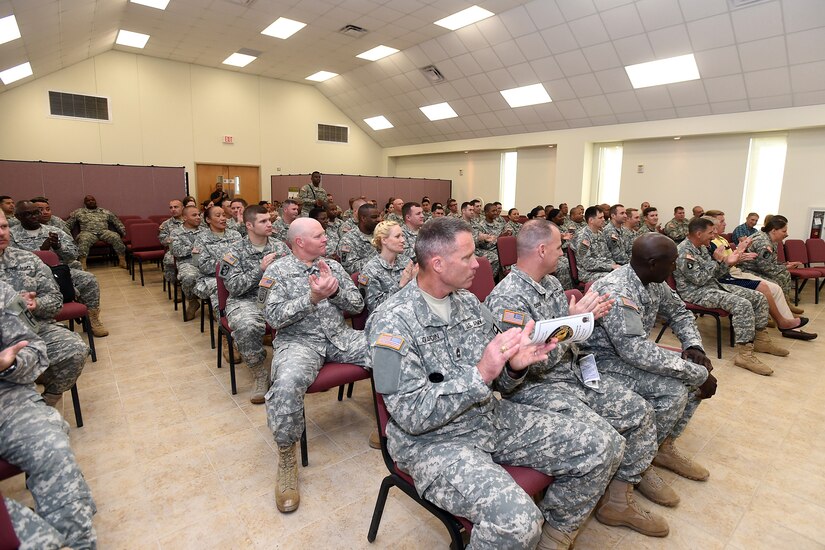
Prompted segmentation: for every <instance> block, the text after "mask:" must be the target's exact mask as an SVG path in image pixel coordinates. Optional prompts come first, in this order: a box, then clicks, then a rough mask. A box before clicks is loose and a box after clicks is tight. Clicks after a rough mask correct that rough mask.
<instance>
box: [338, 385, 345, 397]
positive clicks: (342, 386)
mask: <svg viewBox="0 0 825 550" xmlns="http://www.w3.org/2000/svg"><path fill="white" fill-rule="evenodd" d="M343 400H344V385H343V384H342V385H340V386H338V401H343Z"/></svg>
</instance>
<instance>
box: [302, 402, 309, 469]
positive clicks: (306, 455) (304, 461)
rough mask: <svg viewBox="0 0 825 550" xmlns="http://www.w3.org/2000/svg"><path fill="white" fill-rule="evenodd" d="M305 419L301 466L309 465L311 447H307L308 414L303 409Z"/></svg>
mask: <svg viewBox="0 0 825 550" xmlns="http://www.w3.org/2000/svg"><path fill="white" fill-rule="evenodd" d="M301 416H302V417H303V419H304V431H303V432H301V466H303V467H304V468H306V467H307V466H309V448H308V447H307V415H306V411H305V410H303V409H302V410H301Z"/></svg>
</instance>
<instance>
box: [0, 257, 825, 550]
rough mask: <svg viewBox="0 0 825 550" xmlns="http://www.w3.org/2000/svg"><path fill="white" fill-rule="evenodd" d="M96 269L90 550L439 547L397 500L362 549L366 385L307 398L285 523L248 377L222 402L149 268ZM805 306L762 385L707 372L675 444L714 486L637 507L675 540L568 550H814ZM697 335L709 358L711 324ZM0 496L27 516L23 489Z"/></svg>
mask: <svg viewBox="0 0 825 550" xmlns="http://www.w3.org/2000/svg"><path fill="white" fill-rule="evenodd" d="M92 270H93V272H94V273H95V274H96V275H97V276H98V277H99V280H100V283H101V288H102V299H103V314H102V318H103V321H104V322H105V324H106V326H107V327H108V328H109V331H110V332H111V334H110V336H108V337H107V338H100V339H97V340H96V343H97V351H98V361H97V362H96V363H92V362H88V363H87V365H86V368H85V370H84V372H83V375H82V376H81V378H80V380H79V382H78V386H79V389H80V398H81V404H82V407H83V409H82V410H83V417H84V421H85V426H84V427H83V428H80V429H77V428H75V427H74V415H73V411H72V410H71V406H72V405H71V400H70V399H69V398H68V394H67V395H66V398H65V399H63V401H61V403H60V404H59V406H62V407H63V409H64V410H63V413H64V415H65V417H66V419H67V420H68V422H69V423H70V424H71V425H72V428H71V439H72V444H73V447H74V450H75V452H76V454H77V458H78V461H79V462H80V465H81V468H82V470H83V472H84V474H85V476H86V478H87V479H88V481H89V483H90V485H91V487H92V491H93V494H94V497H95V500H96V502H97V506H98V514H97V516H96V517H95V526H96V528H97V533H98V537H99V543H100V547H101V548H103V549H109V548H116V549H126V548H141V549H145V548H164V549H165V548H175V549H177V548H194V549H197V550H206V549H208V548H216V549H229V548H302V547H303V548H305V547H314V548H333V547H335V548H393V549H398V548H427V549H429V548H445V547H447V546H448V540H449V539H448V538H447V536H446V532H445V530H444V529H443V527H442V526H441V524H440V523H438V522H437V521H435V520H433V519H432V518H431V517H430V516H429V515H428V514H427V513H425V512H424V511H423V509H421V508H419V507H417V506H416V505H414V504H413V502H412V501H411V500H409V499H408V498H407V497H406V496H405V495H404V494H402V493H400V492H398V491H397V490H393V491H392V492H391V493H390V499H389V501H388V504H387V507H386V509H385V513H384V518H383V521H382V524H381V528H380V530H379V533H378V538H377V539H376V541H375V543H373V544H369V543H368V542H367V540H366V535H367V528H368V525H369V521H370V517H371V515H372V509H373V506H374V503H375V497H376V495H377V492H378V487H379V484H380V481H381V479H382V477H383V476H384V475H385V473H386V471H385V467H384V464H383V462H382V460H381V456H380V453H379V452H378V451H374V450H371V449H370V448H369V447H368V446H367V439H368V436H369V433H370V431H371V430H372V429H373V426H374V420H373V412H372V410H373V405H372V398H371V394H370V388H369V383H368V382H359V383H358V384H356V390H355V394H354V395H353V398H352V399H350V400H345V401H344V402H343V403H339V402H338V401H337V400H336V395H335V392H327V393H323V394H314V395H310V396H308V397H307V407H306V415H307V430H308V435H309V438H310V441H309V455H310V465H309V467H307V468H300V474H299V475H300V482H301V497H302V502H301V507H300V509H299V510H298V511H297V512H295V513H293V514H289V515H283V514H280V513H279V512H278V511H277V510H276V508H275V502H274V495H273V486H274V481H275V469H276V464H277V456H276V451H275V447H274V444H273V442H272V437H271V435H270V434H269V432H268V429H267V427H266V419H265V414H264V407H263V406H253V405H251V404H250V403H249V400H248V398H249V393H248V392H249V388H250V385H251V378H250V376H249V372H248V370H247V369H246V367H245V366H240V368H239V369H238V386H239V393H238V395H236V396H233V395H231V394H230V391H229V372H228V368H223V369H221V370H218V369H216V367H215V352H214V351H213V350H211V349H210V347H209V335H208V332H207V333H206V334H201V333H200V331H199V327H198V325H197V323H195V322H190V323H185V324H184V323H183V322H182V321H181V317H180V312H175V311H174V310H173V308H172V304H171V302H169V301H167V299H166V295H165V294H162V293H161V278H160V274H159V273H158V272H157V271H156V270H155V269H153V268H149V269H148V272H147V284H146V286H145V287H141V286H140V284H139V283H138V282H132V281H131V280H130V279H129V278H128V276H127V275H126V273H125V272H124V271H122V270H118V269H116V268H111V267H103V266H97V265H96V266H93V267H92ZM803 306H804V307H805V308H806V314H807V315H808V316H809V317H811V319H812V321H811V329H812V330H814V331H817V332H819V333H820V334H822V335H823V336H822V337H820V338H819V339H818V340H816V341H814V342H797V341H792V340H787V339H781V338H780V340H782V343H783V344H786V345H787V346H788V347H790V349H791V355H790V356H789V357H787V358H774V357H767V358H764V360H766V361H767V362H768V363H769V364H771V365H772V367H773V368H774V370H775V371H776V373H775V375H774V376H772V377H770V378H763V377H760V376H756V375H754V374H751V373H749V372H746V371H743V370H741V369H738V368H736V367H733V366H732V365H731V363H730V362H729V359H730V357H731V356H732V353H731V349H730V348H728V347H727V346H725V347H724V348H723V353H724V357H725V360H721V361H720V360H714V364H715V367H716V369H715V374H716V376H717V378H718V379H719V390H718V393H717V395H716V396H715V397H714V398H713V399H712V400H710V401H708V402H706V403H704V404H703V405H702V406H701V407H700V408H699V410H698V412H697V414H696V416H695V418H694V420H693V422H692V423H691V425H690V426H689V428H688V430H687V431H686V433H685V434H684V436H683V437H682V438H681V439H680V440H679V446H680V447H681V448H682V449H684V450H685V451H687V452H688V453H689V454H691V455H695V458H696V459H697V460H698V461H700V462H701V463H702V464H704V465H705V466H707V467H708V468H709V469H710V471H711V477H710V480H709V481H708V482H706V483H697V482H692V481H688V480H685V479H681V478H676V477H675V476H674V475H672V474H669V473H668V472H663V473H662V475H663V476H664V477H665V478H666V480H667V481H668V482H670V483H672V485H673V487H674V488H675V489H676V491H677V492H678V493H679V494H680V495H681V497H682V502H681V504H680V505H679V506H678V507H677V508H675V509H666V508H662V507H659V506H657V505H655V504H652V503H647V502H646V504H648V505H649V506H650V507H652V508H654V509H656V510H657V511H658V512H660V513H662V514H664V516H665V517H667V519H668V521H669V523H670V527H671V533H670V535H669V536H668V537H667V538H664V539H651V538H646V537H643V536H640V535H638V534H636V533H634V532H631V531H629V530H627V529H623V528H611V527H605V526H604V525H601V524H599V523H598V522H597V521H595V520H592V519H591V520H590V521H588V522H587V524H586V526H585V527H584V529H583V531H582V532H581V534H580V535H579V537H578V539H577V542H576V548H577V549H578V550H588V549H599V550H601V549H607V548H617V549H631V548H632V549H638V548H651V549H681V548H684V549H696V548H701V549H708V550H710V549H717V548H718V549H722V548H728V549H736V550H751V549H760V548H765V549H767V548H793V549H800V550H801V549H813V548H820V549H825V504H823V501H822V500H820V499H821V495H823V494H825V470H823V468H822V464H823V458H825V443H823V441H825V412H823V409H824V408H825V375H823V364H822V355H823V353H825V305H818V306H815V305H813V294H812V292H811V291H810V290H809V289H806V293H805V295H804V297H803ZM724 322H725V323H726V321H724ZM700 327H701V328H702V331H703V335H704V336H705V342H706V347H707V348H708V350H709V351H711V350H713V349H714V343H715V336H714V332H713V330H714V328H713V324H712V321H710V320H704V319H703V320H701V321H700ZM671 338H672V337H671ZM670 341H671V342H673V340H670ZM0 489H2V491H3V492H4V493H5V494H8V495H10V496H12V497H14V498H19V499H22V500H24V501H25V502H31V499H30V496H28V494H27V493H26V491H25V488H24V487H23V480H22V476H18V477H17V478H14V479H12V480H8V481H5V482H4V483H3V484H2V485H0ZM639 498H640V499H643V497H639Z"/></svg>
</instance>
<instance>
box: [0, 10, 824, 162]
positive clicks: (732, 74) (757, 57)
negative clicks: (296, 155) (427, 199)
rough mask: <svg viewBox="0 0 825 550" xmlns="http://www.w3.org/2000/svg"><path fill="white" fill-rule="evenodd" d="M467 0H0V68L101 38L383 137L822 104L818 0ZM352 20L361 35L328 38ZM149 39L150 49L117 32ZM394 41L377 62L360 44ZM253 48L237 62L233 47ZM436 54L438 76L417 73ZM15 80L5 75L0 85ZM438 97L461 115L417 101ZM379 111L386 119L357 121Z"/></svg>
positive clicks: (70, 57) (500, 131)
mask: <svg viewBox="0 0 825 550" xmlns="http://www.w3.org/2000/svg"><path fill="white" fill-rule="evenodd" d="M749 1H750V0H533V1H527V0H478V1H477V2H475V3H476V4H478V5H480V6H482V7H484V8H486V9H488V10H490V11H492V12H493V13H495V14H496V16H495V17H491V18H489V19H486V20H484V21H480V22H479V23H476V24H474V25H470V26H468V27H464V28H462V29H459V30H457V31H448V30H447V29H443V28H441V27H439V26H436V25H434V24H433V21H436V20H438V19H441V18H442V17H445V16H447V15H450V14H452V13H454V12H456V11H459V10H461V9H464V8H466V7H469V6H470V5H472V4H473V2H471V1H464V0H253V1H252V2H247V1H245V0H170V2H169V6H168V7H167V9H166V10H165V11H160V10H156V9H153V8H149V7H145V6H141V5H137V4H132V3H129V2H127V1H126V0H0V17H4V16H6V15H9V14H11V13H14V15H15V16H16V18H17V21H18V25H19V26H20V31H21V33H22V38H21V39H18V40H15V41H13V42H9V43H7V44H3V45H0V70H4V69H7V68H9V67H12V66H15V65H18V64H20V63H23V62H25V61H29V62H31V65H32V68H33V70H34V77H39V76H43V75H46V74H48V73H50V72H54V71H57V70H59V69H61V68H63V67H67V66H69V65H72V64H74V63H77V62H79V61H82V60H84V59H87V58H89V57H92V56H95V55H98V54H100V53H102V52H105V51H108V50H110V49H112V48H114V49H120V50H124V51H130V52H139V53H142V54H144V55H149V56H154V57H160V58H164V59H171V60H175V61H182V62H186V63H194V64H198V65H205V66H209V67H218V68H222V69H226V70H237V71H239V72H242V73H248V74H258V75H263V76H267V77H272V78H279V79H283V80H291V81H295V82H301V83H307V81H306V80H304V79H305V77H307V76H309V75H310V74H312V73H315V72H316V71H319V70H327V71H332V72H336V73H339V74H340V76H338V77H335V78H333V79H331V80H328V81H326V82H324V83H320V84H315V86H317V88H318V89H319V90H320V91H321V92H322V93H323V94H324V95H326V96H327V97H328V98H329V99H330V100H331V101H332V102H333V103H334V104H335V105H336V106H338V107H339V108H340V109H341V110H342V111H343V112H344V113H346V114H347V115H348V116H349V117H350V118H351V119H352V120H353V121H355V122H356V123H357V124H358V125H359V126H361V128H363V129H364V130H365V131H366V132H367V133H368V134H370V135H371V136H373V138H374V139H375V140H376V141H377V142H378V143H379V144H380V145H382V146H385V147H390V146H396V145H408V144H416V143H427V142H433V141H443V140H452V139H465V138H476V137H487V136H494V135H504V134H515V133H523V132H537V131H543V130H559V129H565V128H576V127H583V126H598V125H604V124H616V123H623V122H638V121H645V120H658V119H672V118H679V117H692V116H701V115H708V114H719V113H730V112H740V111H749V110H762V109H774V108H780V107H791V106H801V105H811V104H822V103H825V0H757V1H756V2H753V3H751V4H749V5H746V6H744V7H738V8H733V7H732V6H734V5H736V4H738V3H744V2H749ZM281 16H283V17H288V18H290V19H296V20H299V21H303V22H305V23H307V27H306V28H304V29H303V30H301V31H299V32H298V33H297V34H295V35H294V36H293V37H291V38H290V39H288V40H280V39H277V38H272V37H269V36H265V35H262V34H260V31H261V30H263V29H264V28H265V27H267V26H268V25H269V24H270V23H272V22H273V21H274V20H275V19H277V18H278V17H281ZM347 24H354V25H358V26H360V27H363V28H365V29H367V30H368V31H369V32H368V33H367V34H366V35H364V36H362V37H360V38H351V37H349V36H345V35H342V34H340V33H338V32H337V31H338V29H340V28H341V27H343V26H344V25H347ZM119 28H123V29H126V30H130V31H136V32H141V33H145V34H149V35H151V38H150V39H149V42H148V44H147V46H146V48H145V49H143V50H135V49H133V48H127V47H123V46H116V45H115V44H114V40H115V36H116V34H117V30H118V29H119ZM378 44H384V45H387V46H392V47H394V48H397V49H399V50H401V51H400V52H399V53H396V54H394V55H392V56H389V57H386V58H384V59H382V60H380V61H377V62H370V61H365V60H362V59H357V58H356V57H355V55H356V54H358V53H361V52H363V51H366V50H368V49H370V48H372V47H374V46H377V45H378ZM241 48H248V49H252V50H257V51H260V52H262V53H261V55H260V57H259V58H258V59H257V60H255V61H254V62H252V63H251V64H250V65H247V66H246V67H245V68H242V69H235V68H231V67H228V66H226V65H223V64H222V63H221V62H222V61H223V60H224V59H225V58H226V57H227V56H228V55H229V54H231V53H233V52H235V51H237V50H239V49H241ZM686 53H694V54H695V56H696V62H697V64H698V66H699V72H700V74H701V77H702V78H701V79H700V80H695V81H691V82H685V83H680V84H670V85H665V86H657V87H652V88H646V89H640V90H634V89H633V88H632V86H631V85H630V81H629V80H628V78H627V75H626V73H625V71H624V69H623V66H624V65H629V64H634V63H640V62H645V61H652V60H655V59H661V58H666V57H672V56H676V55H682V54H686ZM430 64H435V65H436V66H437V67H438V69H439V70H440V71H441V73H443V75H444V76H445V77H446V81H445V82H442V83H440V84H436V85H432V84H430V82H429V81H428V80H427V79H426V78H425V77H424V76H423V75H422V74H421V72H420V71H419V69H420V68H421V67H424V66H426V65H430ZM26 81H27V80H23V81H21V82H20V83H16V84H12V85H10V86H2V85H0V92H2V91H3V90H5V89H7V88H11V87H14V86H16V85H20V84H23V83H25V82H26ZM537 82H541V83H542V84H544V86H545V88H546V89H547V91H548V92H549V94H550V96H551V97H552V98H553V102H552V103H548V104H544V105H539V106H533V107H519V108H516V109H511V108H510V107H509V106H508V105H507V103H506V102H505V101H504V98H503V97H502V96H501V95H500V94H499V93H498V92H499V90H503V89H507V88H512V87H516V86H524V85H528V84H535V83H537ZM442 101H448V102H449V103H450V105H451V106H452V107H453V109H455V111H456V112H457V113H458V115H459V117H458V118H453V119H449V120H443V121H438V122H430V121H429V120H427V118H426V117H425V116H424V115H423V113H421V112H420V111H419V109H418V108H419V107H421V106H423V105H429V104H432V103H439V102H442ZM376 115H384V116H386V117H387V118H388V119H389V120H390V122H392V123H393V124H394V125H395V128H391V129H387V130H381V131H373V130H372V129H370V128H369V127H368V126H367V125H366V124H365V123H364V122H363V120H362V119H364V118H368V117H372V116H376Z"/></svg>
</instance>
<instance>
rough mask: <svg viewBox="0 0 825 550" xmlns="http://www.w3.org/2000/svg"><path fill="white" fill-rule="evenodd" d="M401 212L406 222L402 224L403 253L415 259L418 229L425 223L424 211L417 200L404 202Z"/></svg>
mask: <svg viewBox="0 0 825 550" xmlns="http://www.w3.org/2000/svg"><path fill="white" fill-rule="evenodd" d="M401 212H402V213H403V216H404V223H402V224H401V233H402V234H403V236H404V252H403V254H404V255H405V256H407V257H408V258H409V259H411V260H412V261H415V240H416V239H417V238H418V230H419V229H421V226H422V225H424V215H423V211H422V209H421V205H419V204H418V203H417V202H407V203H404V207H403V208H402V209H401Z"/></svg>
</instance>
